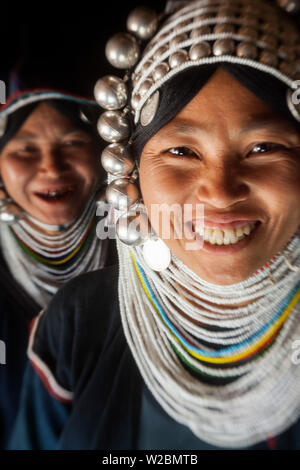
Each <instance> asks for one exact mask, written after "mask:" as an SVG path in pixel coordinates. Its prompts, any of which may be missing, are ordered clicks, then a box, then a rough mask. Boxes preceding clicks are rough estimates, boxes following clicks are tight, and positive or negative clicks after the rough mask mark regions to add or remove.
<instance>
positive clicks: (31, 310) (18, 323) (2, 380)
mask: <svg viewBox="0 0 300 470" xmlns="http://www.w3.org/2000/svg"><path fill="white" fill-rule="evenodd" d="M40 310H41V307H40V306H39V305H38V304H37V303H35V302H34V301H33V300H32V299H31V298H30V297H29V296H28V295H27V294H26V292H25V291H24V290H23V289H22V288H21V287H20V285H19V284H17V282H16V281H15V280H14V279H13V277H12V276H11V274H10V273H9V271H8V269H7V267H6V265H5V263H4V260H3V258H2V256H1V255H0V341H1V342H2V343H1V346H2V347H1V357H0V448H1V449H2V448H5V446H6V445H7V442H8V439H9V435H10V432H11V429H12V426H13V423H14V420H15V417H16V413H17V409H18V402H19V395H20V390H21V383H22V378H23V373H24V368H25V365H26V362H27V359H26V348H27V343H28V335H29V324H30V322H31V320H32V319H33V318H34V317H35V316H36V315H37V314H38V313H39V311H40ZM3 345H4V347H3ZM2 362H5V363H4V364H3V363H2Z"/></svg>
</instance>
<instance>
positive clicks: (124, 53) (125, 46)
mask: <svg viewBox="0 0 300 470" xmlns="http://www.w3.org/2000/svg"><path fill="white" fill-rule="evenodd" d="M105 54H106V58H107V60H108V62H109V63H110V64H111V65H113V66H114V67H116V68H118V69H130V68H131V67H133V66H134V65H135V64H136V63H137V61H138V58H139V55H140V47H139V45H138V42H137V40H136V39H135V37H134V36H132V35H131V34H128V33H118V34H115V35H114V36H113V37H112V38H111V39H109V41H108V42H107V44H106V47H105Z"/></svg>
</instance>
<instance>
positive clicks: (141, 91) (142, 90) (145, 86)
mask: <svg viewBox="0 0 300 470" xmlns="http://www.w3.org/2000/svg"><path fill="white" fill-rule="evenodd" d="M152 85H153V81H152V80H151V79H150V78H146V80H144V81H143V83H142V84H141V86H140V88H139V95H140V96H141V97H143V96H144V95H145V94H146V93H147V91H148V90H150V88H151V87H152Z"/></svg>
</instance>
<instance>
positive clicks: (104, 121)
mask: <svg viewBox="0 0 300 470" xmlns="http://www.w3.org/2000/svg"><path fill="white" fill-rule="evenodd" d="M97 129H98V132H99V134H100V136H101V137H102V139H104V140H105V141H107V142H120V141H122V140H125V139H127V138H128V137H129V136H130V123H129V121H128V119H126V117H124V116H122V114H121V113H120V112H119V111H105V112H104V113H103V114H101V116H100V117H99V119H98V123H97Z"/></svg>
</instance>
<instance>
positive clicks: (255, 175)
mask: <svg viewBox="0 0 300 470" xmlns="http://www.w3.org/2000/svg"><path fill="white" fill-rule="evenodd" d="M297 147H298V148H297ZM140 184H141V191H142V195H143V199H144V203H145V205H146V207H147V210H148V214H149V217H150V220H151V223H152V226H153V228H154V229H155V231H156V232H157V233H158V234H159V235H160V237H161V238H162V239H164V241H165V243H166V244H167V245H168V246H169V248H170V250H171V251H172V252H173V253H174V254H175V255H176V256H177V257H178V258H179V259H181V260H182V261H183V262H184V263H185V264H186V265H187V266H188V267H189V268H191V269H192V270H193V271H194V272H195V273H196V274H198V275H199V276H200V277H201V278H202V279H204V280H206V281H207V282H211V283H215V284H219V285H229V284H234V283H236V282H240V281H242V280H244V279H246V278H247V277H249V276H250V275H251V274H253V273H254V272H256V270H257V269H258V268H259V267H261V266H263V265H264V264H265V263H266V262H267V261H268V260H270V259H271V258H272V257H273V256H274V255H276V254H277V253H278V251H280V250H281V249H283V248H284V246H285V244H286V243H287V241H288V240H289V238H290V237H291V236H292V235H293V234H294V233H295V231H296V230H297V228H298V226H299V224H300V204H299V201H300V135H299V134H298V133H297V130H296V128H294V126H293V124H290V123H289V121H286V120H284V119H282V117H281V116H279V115H278V114H276V113H275V112H274V111H273V110H272V109H271V108H270V107H269V106H268V105H267V104H265V103H264V102H263V101H262V100H260V99H259V98H257V97H256V96H255V95H254V94H253V93H251V92H250V91H249V90H248V89H247V88H245V87H243V86H242V85H241V84H240V83H239V82H238V81H236V80H235V79H234V78H233V77H232V76H231V75H230V74H229V73H227V72H226V71H225V70H223V69H221V68H219V69H217V71H216V72H215V73H214V75H213V76H212V77H211V78H210V80H209V81H208V82H207V83H206V85H205V86H204V87H203V88H202V89H201V90H200V92H199V93H198V94H197V95H196V96H195V98H194V99H193V100H192V101H191V102H190V103H189V104H188V105H187V106H186V107H185V108H183V109H182V110H181V111H180V112H179V114H178V115H177V116H176V117H175V118H174V119H173V120H172V121H170V123H168V124H167V125H166V126H164V127H163V128H162V129H161V130H160V131H159V132H158V133H157V134H156V135H155V136H153V137H152V138H151V139H150V140H149V141H148V142H147V144H146V145H145V147H144V149H143V152H142V156H141V162H140ZM162 203H164V204H167V206H165V209H164V211H165V212H167V210H168V209H166V207H169V208H170V207H171V206H172V205H177V207H179V206H180V208H181V210H182V219H183V220H184V219H185V225H184V227H183V230H182V233H183V237H182V238H179V237H178V235H176V234H175V232H176V221H175V217H174V216H173V214H172V212H171V218H170V238H168V237H167V238H166V237H164V234H163V233H162V228H163V223H162V219H160V223H159V219H158V218H157V217H155V218H153V215H151V214H153V213H155V214H157V212H155V211H154V212H151V209H153V207H155V206H153V204H162ZM178 205H179V206H178ZM185 205H186V206H185ZM201 205H203V206H201ZM197 206H198V210H199V207H200V211H198V212H197V210H196V208H197ZM156 207H157V206H156ZM173 207H175V206H173ZM184 207H188V208H189V209H191V210H190V211H187V215H186V214H183V211H184ZM201 207H203V209H204V218H203V217H202V218H201ZM199 214H200V216H199ZM248 223H249V225H248ZM254 224H255V225H254ZM247 225H248V227H246V226H247ZM203 226H204V231H203ZM243 227H246V228H245V231H244V228H243ZM253 227H254V228H253ZM249 229H250V234H249V235H247V233H249ZM189 230H192V231H194V235H193V239H191V238H190V236H191V235H190V232H189ZM195 232H199V233H200V235H199V234H195ZM165 233H166V232H165ZM176 233H177V234H178V229H177V232H176ZM201 234H202V235H204V240H206V241H204V244H203V236H201ZM236 240H239V241H237V243H234V242H236ZM191 241H193V243H191ZM191 247H192V249H191Z"/></svg>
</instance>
